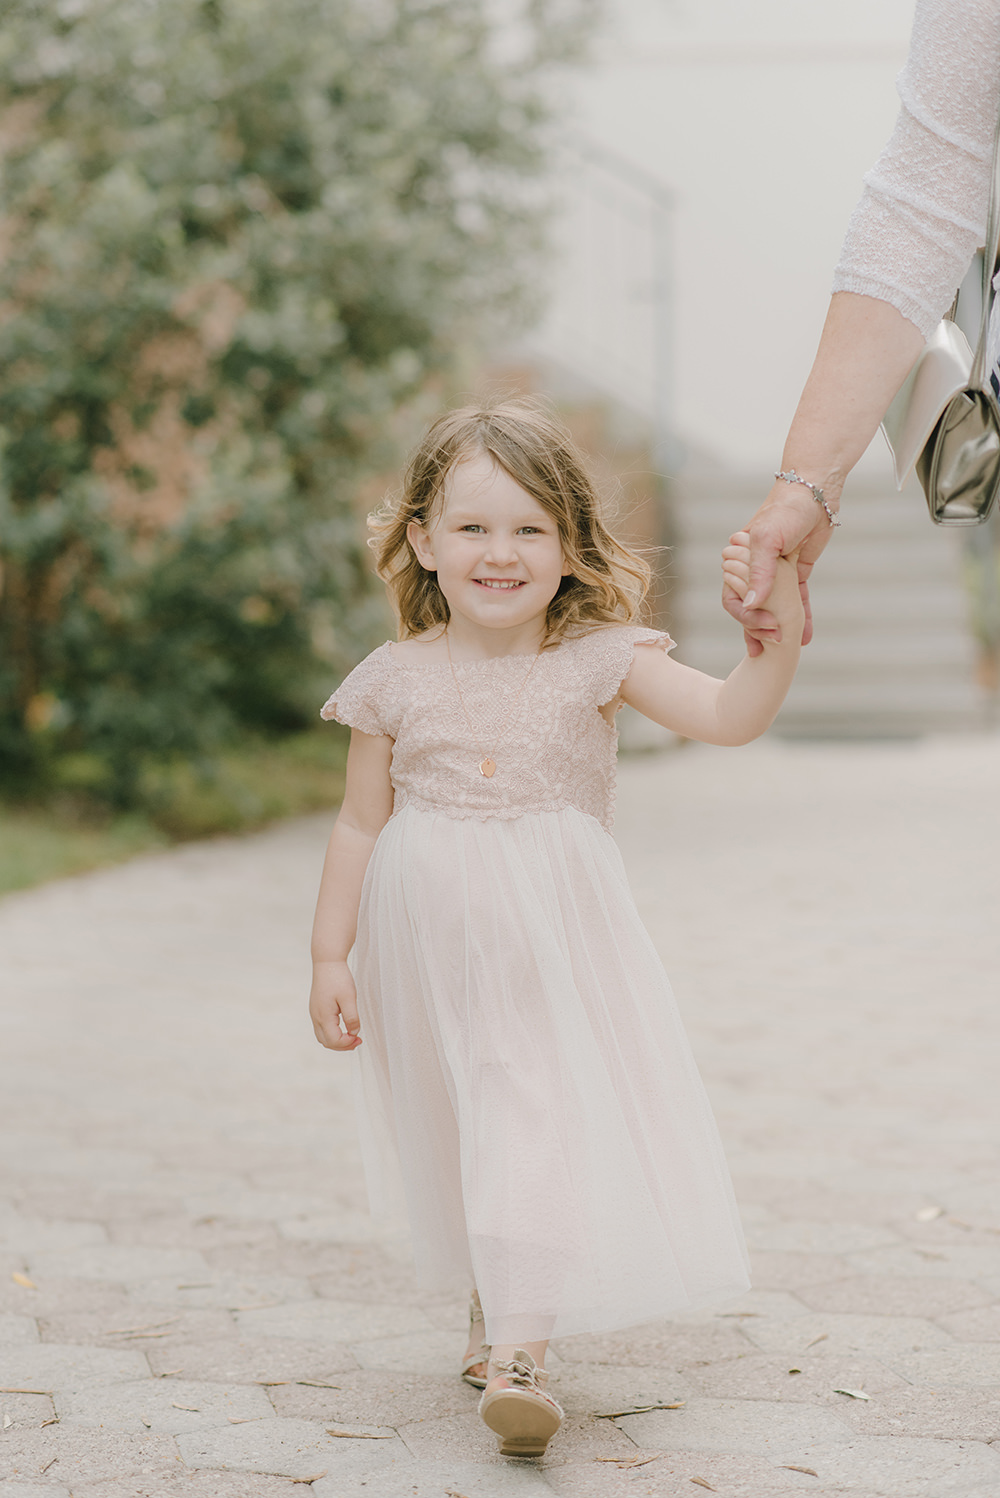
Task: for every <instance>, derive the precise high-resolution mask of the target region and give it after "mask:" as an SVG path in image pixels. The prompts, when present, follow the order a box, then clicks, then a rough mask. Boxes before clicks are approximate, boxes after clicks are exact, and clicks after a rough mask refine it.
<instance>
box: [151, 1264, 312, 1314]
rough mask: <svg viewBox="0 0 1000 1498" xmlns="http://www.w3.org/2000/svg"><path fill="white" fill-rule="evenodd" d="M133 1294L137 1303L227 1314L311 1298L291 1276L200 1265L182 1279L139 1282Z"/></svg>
mask: <svg viewBox="0 0 1000 1498" xmlns="http://www.w3.org/2000/svg"><path fill="white" fill-rule="evenodd" d="M138 1251H139V1250H137V1252H138ZM200 1257H201V1256H200V1255H199V1258H200ZM133 1294H134V1296H135V1298H136V1299H137V1300H138V1299H140V1298H141V1299H143V1300H151V1301H156V1303H157V1304H158V1305H163V1306H173V1307H182V1306H192V1307H200V1306H218V1307H220V1308H222V1309H224V1310H228V1311H249V1310H257V1309H261V1308H263V1307H268V1306H275V1305H282V1304H284V1303H286V1302H288V1301H297V1300H311V1299H312V1290H311V1289H310V1287H309V1285H308V1284H307V1283H306V1281H305V1280H301V1279H296V1278H295V1277H294V1276H292V1275H284V1274H234V1273H230V1272H227V1271H226V1270H225V1269H215V1268H211V1267H209V1266H207V1265H206V1264H205V1263H204V1262H202V1263H201V1265H200V1267H197V1266H196V1267H194V1268H193V1269H192V1270H191V1271H190V1273H189V1274H188V1275H187V1276H186V1277H185V1278H183V1279H180V1278H178V1276H177V1274H172V1275H170V1276H169V1277H164V1278H159V1277H154V1276H151V1277H150V1278H149V1279H146V1280H143V1281H141V1282H139V1283H138V1284H137V1285H136V1287H135V1288H134V1290H133Z"/></svg>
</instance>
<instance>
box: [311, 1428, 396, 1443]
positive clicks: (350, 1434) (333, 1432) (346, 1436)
mask: <svg viewBox="0 0 1000 1498" xmlns="http://www.w3.org/2000/svg"><path fill="white" fill-rule="evenodd" d="M326 1433H327V1435H328V1436H340V1437H341V1439H342V1440H347V1441H391V1440H392V1438H393V1435H394V1432H393V1431H390V1432H389V1434H388V1435H385V1436H383V1435H376V1434H375V1433H374V1432H373V1431H370V1430H337V1429H336V1428H335V1427H334V1426H332V1425H328V1426H327V1427H326Z"/></svg>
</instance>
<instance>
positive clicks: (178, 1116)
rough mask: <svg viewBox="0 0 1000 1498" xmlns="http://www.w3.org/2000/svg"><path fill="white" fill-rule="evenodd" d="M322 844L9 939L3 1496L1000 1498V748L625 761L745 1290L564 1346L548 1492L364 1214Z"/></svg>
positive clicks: (46, 910)
mask: <svg viewBox="0 0 1000 1498" xmlns="http://www.w3.org/2000/svg"><path fill="white" fill-rule="evenodd" d="M328 820H329V819H324V818H319V819H316V820H309V821H304V822H300V823H296V824H293V825H288V826H282V827H278V828H275V829H273V830H271V831H269V832H266V833H264V834H263V835H261V836H259V837H255V838H252V839H249V840H247V841H234V842H218V843H212V844H206V845H201V846H193V847H188V848H184V849H180V850H178V851H175V852H172V853H169V854H166V855H161V856H156V857H150V858H145V859H141V860H139V861H138V862H135V863H133V864H131V865H128V866H127V867H123V868H119V869H115V870H111V871H108V872H102V873H97V874H94V875H90V876H88V877H86V878H82V879H78V880H73V881H67V882H64V883H61V884H55V885H52V886H49V887H48V888H45V889H41V890H37V891H33V892H30V893H27V894H24V895H20V896H14V897H11V898H9V899H8V900H6V901H5V902H4V903H3V904H2V905H0V953H2V970H0V984H2V991H3V1008H2V1015H3V1032H2V1057H0V1066H2V1076H0V1086H2V1123H3V1133H2V1138H0V1152H2V1159H0V1170H2V1187H0V1196H2V1201H0V1349H2V1352H0V1387H2V1390H3V1392H2V1393H0V1411H2V1419H0V1423H2V1426H3V1430H2V1432H0V1498H67V1495H72V1498H146V1495H161V1494H162V1495H174V1494H177V1495H182V1494H183V1495H192V1498H286V1495H287V1498H291V1495H293V1494H295V1493H301V1492H304V1491H307V1490H308V1489H307V1488H306V1486H305V1485H304V1481H303V1480H308V1479H312V1487H311V1491H312V1492H313V1493H315V1494H316V1495H317V1498H449V1495H450V1498H458V1495H464V1498H508V1495H516V1498H546V1495H549V1498H551V1495H558V1498H591V1495H594V1498H625V1495H633V1494H635V1495H650V1494H652V1495H656V1498H693V1495H695V1494H696V1493H698V1492H703V1493H704V1492H716V1493H718V1494H720V1495H723V1498H772V1495H777V1498H783V1495H785V1494H789V1495H791V1494H800V1493H807V1494H811V1495H813V1498H832V1495H834V1494H838V1495H841V1494H843V1495H852V1498H876V1495H878V1498H882V1495H886V1498H888V1495H893V1498H997V1495H998V1494H1000V1304H998V1302H1000V1186H998V1170H997V1163H998V1153H1000V1151H998V1137H997V1136H998V1112H1000V1105H998V1097H1000V1082H998V1076H1000V1068H998V1061H1000V1043H998V1015H997V1011H998V1007H1000V1006H998V999H1000V742H998V741H997V740H996V739H990V738H982V739H971V738H970V739H955V740H940V741H931V742H926V743H923V744H915V745H902V746H901V745H895V746H871V747H846V748H841V749H836V748H829V747H820V746H804V745H787V744H781V743H775V742H771V741H767V742H764V743H763V744H760V745H756V746H753V747H751V748H750V749H747V750H744V751H737V752H732V751H717V750H708V749H703V748H699V747H694V746H690V747H686V748H684V749H682V750H677V751H674V752H672V753H669V754H666V755H662V756H654V757H650V758H648V759H637V760H633V761H631V762H630V763H628V764H627V765H626V766H625V768H624V771H623V775H622V786H621V795H620V814H619V834H620V840H621V842H622V843H623V846H624V848H625V852H626V857H627V859H628V861H629V866H630V870H631V872H632V876H633V882H634V886H635V889H636V892H637V896H638V899H639V901H640V904H641V907H642V910H643V913H644V916H645V918H646V920H647V921H648V923H649V926H650V929H651V930H652V931H653V933H654V936H655V938H656V940H657V942H658V943H659V945H660V947H661V950H662V952H663V955H664V958H665V960H666V962H667V965H668V968H669V970H670V972H671V974H672V976H673V978H674V981H675V984H676V987H677V990H678V993H679V996H680V998H681V1002H682V1004H683V1007H684V1010H685V1013H686V1015H687V1018H688V1022H689V1025H690V1029H691V1034H692V1037H693V1040H694V1043H695V1047H696V1050H697V1052H698V1055H699V1058H700V1061H701V1064H702V1067H703V1070H704V1073H705V1076H706V1079H707V1081H708V1084H709V1087H710V1090H711V1092H712V1095H713V1098H714V1101H715V1104H716V1106H717V1109H718V1114H719V1119H720V1122H721V1125H722V1129H723V1132H724V1135H725V1138H726V1143H727V1148H728V1150H729V1154H730V1159H731V1163H732V1166H733V1171H734V1175H735V1178H736V1181H737V1189H738V1193H739V1196H740V1200H741V1204H742V1207H743V1211H744V1216H745V1221H746V1226H747V1231H748V1236H749V1239H750V1243H751V1247H752V1250H753V1256H754V1270H755V1276H754V1289H753V1290H752V1291H751V1292H750V1294H748V1295H747V1296H746V1298H745V1299H743V1300H742V1301H740V1302H739V1303H737V1304H735V1305H727V1306H721V1307H719V1308H718V1309H717V1310H716V1311H714V1312H708V1313H704V1314H698V1315H696V1316H689V1317H682V1318H680V1319H678V1320H676V1321H674V1322H671V1323H663V1324H656V1325H651V1326H645V1327H642V1328H639V1329H637V1330H633V1331H631V1332H626V1333H621V1334H618V1335H614V1336H601V1337H582V1338H575V1339H566V1340H564V1341H562V1342H560V1343H558V1344H557V1345H556V1346H555V1348H554V1349H553V1353H552V1356H551V1365H550V1366H551V1367H552V1369H553V1373H554V1375H555V1387H556V1389H557V1392H558V1394H559V1397H560V1398H561V1399H562V1400H563V1402H564V1403H565V1405H566V1407H567V1411H568V1416H569V1417H568V1420H567V1424H566V1427H565V1428H564V1431H563V1432H562V1433H561V1434H560V1436H559V1437H558V1438H557V1440H556V1441H555V1442H553V1445H552V1447H551V1448H550V1454H549V1456H548V1458H547V1459H546V1460H545V1461H544V1462H542V1463H540V1464H534V1463H519V1462H503V1461H501V1460H500V1459H499V1458H498V1457H497V1456H496V1455H495V1452H494V1449H493V1444H492V1438H491V1437H490V1436H489V1435H488V1433H486V1432H485V1431H484V1430H483V1429H481V1428H480V1426H479V1424H478V1422H477V1418H476V1415H475V1401H476V1395H475V1393H474V1392H473V1391H472V1390H471V1389H469V1388H467V1387H466V1386H465V1385H464V1384H462V1383H461V1382H460V1381H459V1380H458V1379H457V1378H456V1377H455V1368H456V1366H457V1362H458V1359H459V1356H460V1353H461V1350H462V1342H463V1335H462V1321H463V1308H462V1305H461V1304H460V1303H459V1302H458V1301H457V1300H456V1301H452V1300H442V1299H439V1298H433V1297H428V1296H425V1295H421V1294H420V1293H419V1292H418V1291H417V1290H416V1289H415V1287H414V1285H413V1282H412V1279H411V1274H410V1270H409V1268H408V1265H407V1260H406V1256H405V1253H404V1252H403V1251H402V1249H401V1248H400V1246H399V1245H398V1244H396V1243H395V1242H394V1241H392V1240H391V1239H387V1238H386V1237H384V1236H383V1235H380V1234H379V1233H378V1232H375V1231H374V1230H373V1229H372V1227H371V1225H370V1222H369V1220H368V1217H367V1214H366V1210H365V1200H364V1191H363V1183H362V1179H361V1174H360V1169H359V1164H358V1158H357V1152H356V1146H355V1140H354V1134H353V1128H352V1122H351V1109H350V1098H349V1092H350V1087H349V1071H350V1061H349V1059H348V1058H342V1057H335V1056H331V1055H328V1054H325V1053H324V1052H322V1051H321V1050H320V1048H319V1047H318V1046H316V1045H315V1043H314V1042H313V1040H312V1037H311V1033H310V1031H309V1028H308V1025H307V1021H306V1016H305V1009H304V994H305V989H306V979H307V960H306V946H307V932H308V927H309V921H310V914H311V905H312V899H313V893H314V887H315V881H316V878H317V875H318V869H319V863H320V858H321V853H322V847H323V843H324V841H325V836H326V826H325V825H324V824H325V822H328ZM845 1391H853V1392H845ZM865 1396H866V1397H865ZM642 1405H656V1406H663V1405H667V1406H676V1407H675V1408H656V1409H652V1410H649V1411H647V1412H646V1413H636V1414H631V1415H629V1414H621V1415H618V1416H617V1417H616V1418H614V1419H612V1418H608V1417H610V1416H611V1415H613V1414H614V1413H615V1412H616V1411H622V1410H626V1411H627V1410H629V1409H634V1408H635V1407H636V1406H642ZM345 1432H346V1434H345ZM321 1474H322V1475H321Z"/></svg>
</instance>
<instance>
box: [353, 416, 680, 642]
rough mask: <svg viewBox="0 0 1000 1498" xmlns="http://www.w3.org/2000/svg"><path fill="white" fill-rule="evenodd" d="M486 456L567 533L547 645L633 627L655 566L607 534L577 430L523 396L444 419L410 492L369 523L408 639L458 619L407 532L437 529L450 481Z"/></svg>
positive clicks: (420, 455)
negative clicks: (592, 627)
mask: <svg viewBox="0 0 1000 1498" xmlns="http://www.w3.org/2000/svg"><path fill="white" fill-rule="evenodd" d="M478 453H488V454H489V456H490V457H491V458H492V459H493V461H494V462H495V463H497V464H498V465H499V466H500V467H501V468H503V469H504V471H505V472H506V473H508V474H509V475H510V477H511V478H512V479H514V481H515V482H516V483H518V484H520V486H521V488H522V489H525V490H526V491H527V492H528V493H529V494H530V495H531V497H532V498H533V499H535V500H537V502H538V503H539V504H540V505H541V506H542V508H543V510H545V511H547V513H548V514H549V515H551V516H552V518H553V520H555V522H556V525H557V526H558V528H559V537H560V540H561V542H562V548H563V555H564V557H565V559H566V566H567V568H568V569H569V574H570V575H569V576H568V577H564V578H563V580H562V582H561V584H560V586H559V589H558V591H557V593H556V595H555V597H554V598H553V599H552V602H551V603H550V604H549V608H548V615H547V620H546V624H547V630H546V636H545V639H544V641H543V645H551V644H555V643H557V642H558V641H559V640H561V639H562V638H563V637H564V636H565V635H566V634H567V633H569V632H573V631H574V630H576V629H579V628H581V627H583V626H584V625H587V624H623V623H628V622H629V621H631V620H632V619H634V618H635V617H636V615H637V614H638V612H639V609H640V607H641V605H642V601H643V599H644V598H645V596H646V592H647V590H648V588H649V583H650V576H651V573H650V568H649V564H648V563H647V562H645V561H643V559H642V558H641V557H639V556H637V555H636V554H635V553H634V552H632V551H629V549H628V548H627V547H626V546H623V545H622V544H621V542H620V541H616V540H615V538H614V536H612V535H611V533H610V531H609V530H608V529H607V527H606V526H605V524H604V521H603V519H602V518H601V502H600V499H599V497H598V494H597V491H596V489H595V487H594V484H593V482H592V481H591V478H590V476H589V474H588V473H587V469H586V465H585V462H584V459H583V457H582V455H581V453H580V452H579V450H578V449H577V447H576V446H575V444H574V442H573V439H572V438H571V436H570V434H569V432H567V431H566V429H565V428H564V427H562V426H561V425H560V424H559V423H558V422H556V421H554V420H553V418H552V417H551V416H550V415H549V414H548V412H547V411H546V410H545V408H544V406H543V405H542V403H541V402H540V401H537V400H532V399H530V398H528V397H523V396H516V397H509V398H507V399H502V400H497V401H493V402H490V403H487V404H484V405H481V406H462V407H461V408H460V409H458V410H456V411H446V412H445V413H444V415H443V416H440V417H438V419H437V421H435V423H434V425H433V426H432V427H431V429H430V431H429V432H428V433H427V436H426V437H425V438H424V440H423V442H422V443H421V444H420V446H419V447H418V448H417V450H416V452H415V453H414V454H413V456H412V458H411V459H410V463H409V466H408V468H407V470H406V476H405V478H404V481H403V489H402V492H401V493H400V494H398V495H397V496H394V497H392V498H390V499H389V500H388V501H387V502H386V504H385V505H384V506H383V507H382V508H381V509H380V510H377V511H376V512H375V513H374V514H373V515H370V516H369V517H368V527H369V529H370V530H371V531H372V537H371V540H370V541H369V543H368V544H369V545H370V546H371V547H372V548H373V549H374V552H375V557H376V566H377V570H378V575H379V577H381V578H382V580H383V582H384V583H385V584H386V586H387V587H388V589H389V594H390V597H391V598H392V602H393V606H394V608H395V610H396V613H397V614H398V616H399V624H400V634H401V636H402V638H403V639H404V640H406V639H411V638H412V637H413V636H414V635H421V634H423V633H424V632H425V630H428V629H431V628H432V627H433V626H434V625H443V624H447V623H448V619H449V617H450V615H449V610H448V604H447V602H446V600H445V597H444V594H443V593H442V592H441V589H440V588H439V587H438V581H437V574H436V573H435V572H428V571H427V570H426V568H424V567H422V566H421V564H420V562H419V561H418V560H417V557H416V555H415V553H414V551H413V548H412V547H411V546H410V543H409V541H408V540H407V538H406V527H407V526H408V525H409V523H410V521H411V520H413V521H416V522H417V524H418V525H421V526H426V525H428V524H429V523H430V521H431V519H432V518H433V508H434V504H435V502H436V501H437V499H438V496H439V495H440V493H441V490H442V488H443V486H444V482H445V479H446V478H447V477H448V474H449V473H450V472H451V470H452V469H453V468H454V467H455V466H456V464H458V463H462V462H464V461H465V460H466V459H467V458H472V457H474V456H475V455H476V454H478Z"/></svg>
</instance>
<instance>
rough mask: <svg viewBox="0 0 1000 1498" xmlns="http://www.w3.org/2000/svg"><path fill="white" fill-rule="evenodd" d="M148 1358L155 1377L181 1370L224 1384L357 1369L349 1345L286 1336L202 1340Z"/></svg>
mask: <svg viewBox="0 0 1000 1498" xmlns="http://www.w3.org/2000/svg"><path fill="white" fill-rule="evenodd" d="M146 1357H147V1358H148V1360H149V1365H150V1367H151V1368H152V1370H153V1372H154V1374H156V1375H157V1377H163V1376H165V1375H166V1374H168V1373H170V1372H172V1371H174V1370H176V1369H178V1368H179V1369H180V1370H181V1371H182V1372H183V1373H184V1374H186V1375H187V1376H188V1377H189V1378H200V1379H210V1380H214V1381H216V1382H220V1383H253V1384H262V1385H263V1384H266V1383H268V1382H278V1381H281V1380H283V1379H296V1378H318V1379H323V1380H324V1381H325V1380H327V1379H328V1378H329V1376H330V1375H332V1374H336V1373H341V1372H343V1371H345V1370H346V1371H350V1370H353V1369H356V1368H357V1366H358V1364H357V1360H356V1359H355V1357H354V1356H353V1354H352V1353H351V1351H350V1350H349V1349H348V1348H346V1347H338V1346H336V1345H335V1344H333V1343H329V1342H299V1341H295V1340H293V1339H291V1338H284V1337H261V1338H259V1339H254V1338H246V1337H239V1336H234V1337H226V1338H222V1339H219V1340H207V1339H206V1340H204V1341H198V1342H183V1341H182V1342H172V1343H171V1344H170V1345H169V1346H162V1345H160V1344H157V1345H156V1346H155V1347H153V1346H151V1347H149V1348H148V1349H147V1352H146Z"/></svg>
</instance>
